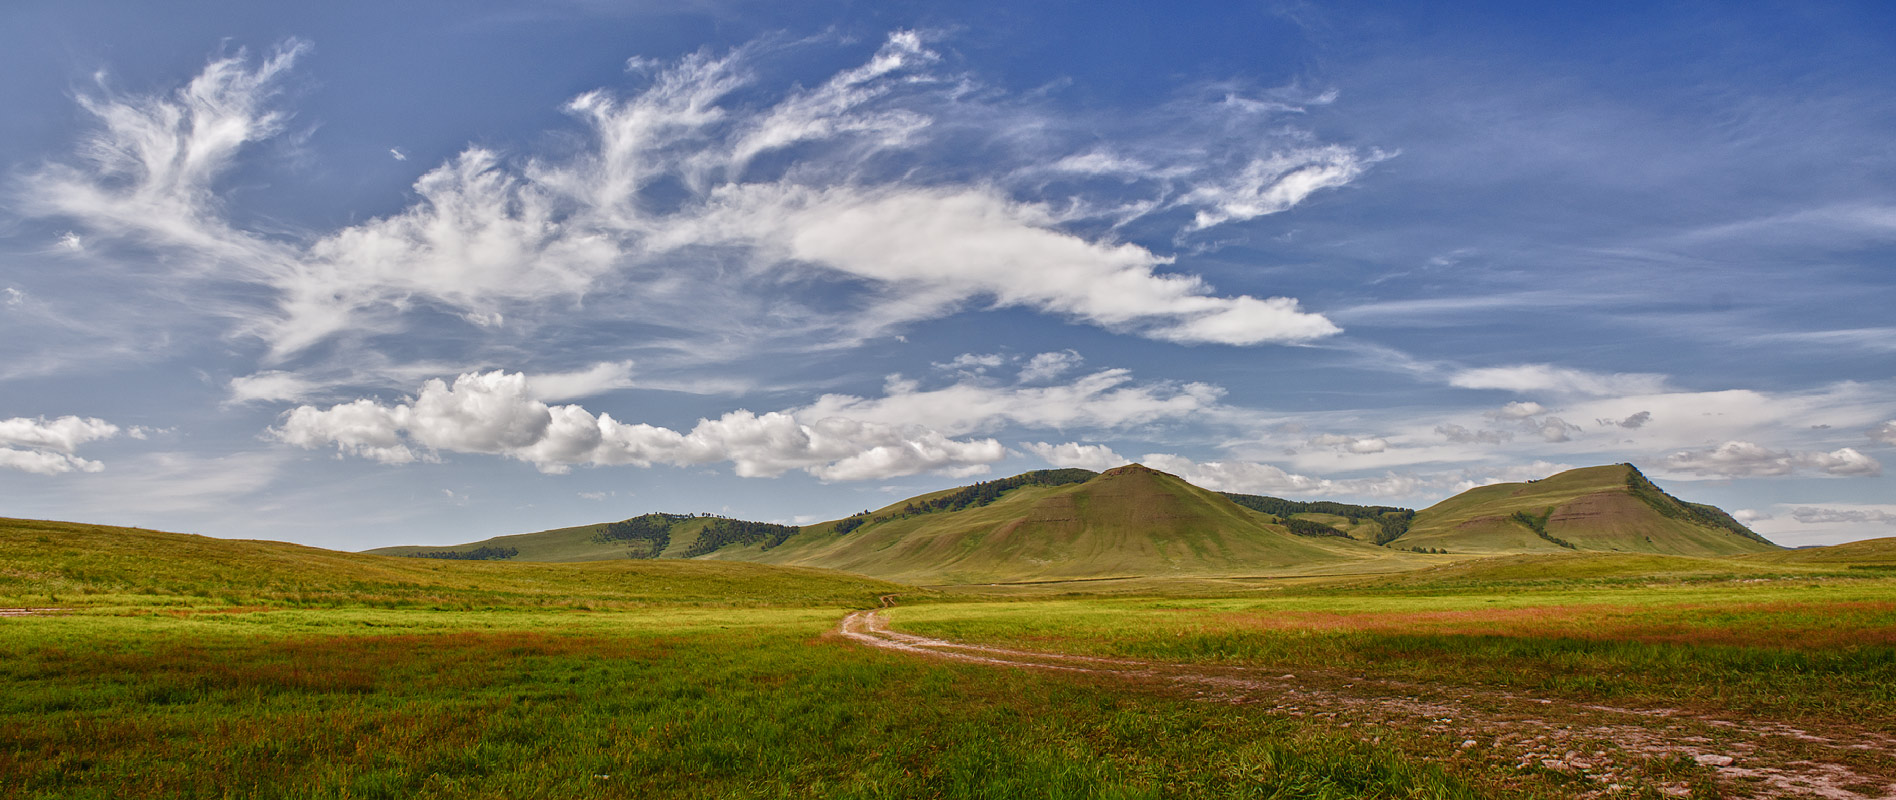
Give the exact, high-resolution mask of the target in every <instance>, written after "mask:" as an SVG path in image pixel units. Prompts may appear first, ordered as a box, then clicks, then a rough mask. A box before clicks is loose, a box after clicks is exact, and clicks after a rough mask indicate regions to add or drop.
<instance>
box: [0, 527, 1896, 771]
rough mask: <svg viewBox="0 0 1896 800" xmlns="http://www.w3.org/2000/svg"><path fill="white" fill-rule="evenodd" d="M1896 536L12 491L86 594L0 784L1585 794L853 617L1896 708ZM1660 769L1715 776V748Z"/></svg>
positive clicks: (25, 551) (1875, 715)
mask: <svg viewBox="0 0 1896 800" xmlns="http://www.w3.org/2000/svg"><path fill="white" fill-rule="evenodd" d="M996 505H999V503H997V504H996ZM1892 545H1896V541H1890V542H1885V543H1882V544H1875V543H1870V544H1865V545H1860V546H1853V547H1844V548H1836V549H1834V550H1831V551H1798V552H1796V553H1778V554H1764V555H1759V556H1748V557H1742V558H1729V559H1684V558H1672V557H1660V556H1610V555H1586V554H1582V555H1569V556H1563V557H1553V558H1546V557H1541V558H1537V557H1527V556H1523V557H1515V558H1507V559H1492V560H1486V561H1478V562H1464V563H1456V564H1446V563H1445V564H1443V565H1441V566H1439V567H1436V568H1433V569H1432V570H1425V571H1422V572H1412V573H1405V574H1401V575H1380V576H1343V577H1328V578H1308V577H1306V578H1296V579H1288V580H1258V581H1233V580H1229V579H1201V580H1196V581H1186V582H1178V581H1161V580H1153V579H1143V580H1141V581H1136V582H1128V583H1126V584H1125V585H1123V586H1120V587H1118V589H1116V590H1124V591H1137V592H1140V593H1143V595H1144V596H1137V597H1080V598H1072V597H1058V596H1049V595H1054V594H1057V593H1058V592H1064V591H1070V590H1072V589H1073V587H1074V586H1076V585H1077V584H1064V585H1052V586H1049V587H1043V589H1042V591H1043V595H1042V596H1040V597H1034V598H1027V599H1014V600H1009V601H1006V602H993V601H984V600H981V599H979V598H972V597H967V596H961V595H947V594H943V593H932V592H927V591H923V590H917V589H914V588H911V587H905V586H902V585H899V584H892V583H888V582H884V581H877V580H872V579H866V578H861V577H858V576H852V575H846V574H842V573H836V572H828V571H822V570H807V569H786V568H781V567H773V566H768V565H759V564H747V563H727V562H715V561H712V562H671V561H630V560H625V561H614V562H601V563H580V564H532V563H511V562H457V561H429V560H421V559H401V558H385V557H378V556H370V555H361V554H349V553H333V552H329V551H322V550H316V549H314V548H304V547H297V546H294V545H284V544H280V543H271V542H242V541H235V542H234V541H224V540H216V539H206V538H203V537H191V536H181V535H177V534H161V533H155V532H150V531H136V530H128V529H117V528H104V527H97V526H84V525H69V524H64V523H36V522H23V521H8V522H5V523H0V548H5V549H4V552H6V553H8V556H7V558H6V560H5V561H3V562H0V605H25V606H61V607H66V608H69V609H73V610H72V611H69V612H66V613H61V614H54V615H47V616H34V617H20V618H0V685H4V686H6V687H7V691H6V692H0V798H16V797H17V798H94V797H96V798H121V797H123V798H156V797H195V796H239V797H259V798H277V797H282V798H292V797H361V798H377V797H388V798H396V797H400V798H408V797H421V798H433V797H601V798H610V797H640V798H712V797H773V798H774V797H783V798H857V797H861V798H907V797H940V798H1016V797H1072V798H1081V797H1085V798H1092V797H1104V798H1115V797H1117V798H1159V797H1187V798H1190V797H1205V798H1224V797H1256V798H1351V797H1372V798H1398V797H1400V798H1472V797H1512V796H1521V797H1528V796H1538V797H1555V796H1568V795H1571V794H1574V793H1577V792H1580V791H1584V790H1589V789H1593V788H1597V787H1595V786H1593V785H1591V784H1578V785H1576V784H1574V783H1572V780H1573V779H1571V778H1567V777H1563V776H1561V775H1558V774H1554V773H1548V772H1545V771H1535V770H1518V769H1516V768H1515V767H1514V766H1513V764H1512V761H1511V760H1507V759H1505V758H1503V757H1501V756H1496V758H1503V760H1502V761H1500V762H1497V761H1495V760H1491V759H1487V758H1486V757H1482V756H1477V755H1472V754H1468V753H1460V751H1458V750H1456V749H1455V747H1454V743H1452V742H1447V741H1442V740H1441V737H1440V736H1439V735H1437V734H1433V733H1431V732H1429V731H1428V730H1425V729H1421V728H1414V729H1411V728H1401V727H1378V728H1377V729H1375V730H1374V731H1370V730H1366V729H1361V728H1357V729H1348V728H1342V727H1338V726H1337V725H1335V724H1332V723H1329V722H1324V721H1321V720H1317V719H1312V718H1302V717H1293V716H1287V715H1280V714H1273V713H1271V712H1270V711H1269V710H1268V709H1265V708H1262V707H1258V706H1244V705H1227V704H1224V703H1219V702H1203V701H1197V700H1194V699H1192V698H1191V697H1188V696H1185V694H1184V693H1183V692H1181V691H1178V690H1174V689H1167V688H1165V687H1163V686H1161V685H1159V684H1141V683H1138V682H1136V681H1135V682H1128V681H1126V680H1124V679H1123V678H1115V677H1109V676H1102V675H1076V674H1068V673H1048V672H1038V671H1031V670H1019V669H1003V668H993V667H987V666H981V665H970V664H961V663H954V662H944V661H937V660H931V659H925V658H917V657H914V656H910V655H907V654H902V653H893V652H888V651H882V650H874V649H869V648H864V647H860V646H858V645H855V644H853V643H850V642H848V641H847V640H844V639H842V638H840V637H839V636H837V635H836V634H835V633H834V630H835V626H836V623H837V620H838V619H839V618H840V617H841V616H842V614H843V613H844V612H845V611H846V610H847V609H850V608H860V607H867V606H872V605H875V604H877V602H878V600H879V598H880V596H882V595H885V594H899V595H900V596H901V598H902V604H901V605H899V606H898V607H896V608H895V609H893V611H892V613H893V615H894V619H895V623H896V625H897V627H898V628H902V629H907V630H914V631H918V632H925V633H930V634H935V635H941V636H945V637H947V638H954V639H961V640H970V641H986V642H995V643H1007V644H1013V645H1020V646H1026V647H1030V648H1033V649H1042V650H1058V651H1068V652H1075V653H1091V654H1106V655H1121V656H1131V657H1137V658H1147V659H1159V660H1165V661H1177V662H1182V663H1199V664H1217V665H1250V666H1259V667H1268V668H1271V669H1284V670H1296V671H1299V672H1300V674H1303V673H1309V674H1312V675H1315V674H1320V673H1326V672H1332V673H1336V674H1340V675H1359V674H1360V675H1373V676H1378V677H1387V678H1395V679H1402V680H1412V681H1417V682H1425V683H1427V684H1429V685H1432V686H1435V687H1440V688H1443V689H1445V690H1450V691H1452V690H1454V689H1455V688H1456V687H1506V688H1508V689H1509V690H1520V691H1527V692H1530V693H1536V694H1543V695H1550V696H1564V697H1572V698H1576V699H1586V700H1603V701H1611V702H1616V703H1624V704H1628V705H1663V706H1667V707H1679V708H1689V709H1700V710H1706V711H1712V712H1719V713H1724V714H1728V715H1735V716H1739V717H1741V718H1747V719H1765V720H1774V719H1782V720H1828V721H1830V722H1831V723H1835V722H1836V721H1837V720H1852V721H1853V724H1861V725H1863V726H1864V727H1867V728H1870V729H1872V730H1880V731H1896V712H1892V711H1891V710H1890V709H1892V708H1896V688H1892V687H1896V576H1891V575H1889V574H1887V573H1886V572H1882V571H1878V570H1873V569H1872V570H1859V569H1852V568H1853V567H1860V566H1865V565H1869V566H1877V565H1887V564H1889V563H1892V562H1896V546H1892ZM1234 592H1236V593H1239V594H1238V596H1230V595H1231V594H1232V593H1234ZM1219 593H1224V594H1225V595H1227V596H1195V597H1188V596H1183V595H1187V594H1195V595H1217V594H1219ZM1164 594H1172V595H1178V596H1158V595H1164ZM944 601H954V602H944ZM1372 734H1373V735H1372ZM1458 753H1459V754H1458ZM1659 767H1664V765H1659ZM1666 769H1673V768H1666ZM1668 774H1669V776H1670V778H1676V779H1678V780H1682V781H1685V782H1687V783H1691V784H1693V785H1694V786H1695V787H1696V788H1697V790H1698V791H1700V792H1701V793H1710V792H1713V791H1714V788H1713V785H1712V784H1711V783H1710V782H1709V775H1710V773H1709V771H1707V770H1704V769H1702V768H1698V767H1696V766H1695V765H1691V764H1689V763H1682V764H1680V765H1676V769H1673V772H1672V773H1668ZM1648 789H1650V787H1646V788H1644V789H1640V791H1646V790H1648Z"/></svg>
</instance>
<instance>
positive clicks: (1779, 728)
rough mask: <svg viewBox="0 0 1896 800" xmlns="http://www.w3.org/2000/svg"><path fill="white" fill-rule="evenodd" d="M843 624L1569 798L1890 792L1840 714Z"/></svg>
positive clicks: (1844, 799) (1867, 739)
mask: <svg viewBox="0 0 1896 800" xmlns="http://www.w3.org/2000/svg"><path fill="white" fill-rule="evenodd" d="M839 632H840V633H841V634H842V635H843V636H844V637H846V638H848V639H850V640H852V641H855V642H858V643H860V644H863V645H867V646H869V647H876V648H880V649H884V650H894V651H898V652H903V653H908V654H911V655H919V656H925V657H930V658H941V659H948V660H953V661H963V662H968V663H976V664H986V665H990V666H1001V667H1016V668H1025V669H1038V670H1050V671H1059V672H1070V673H1079V674H1087V675H1093V676H1101V677H1105V678H1108V679H1112V680H1122V681H1126V682H1128V683H1138V684H1142V685H1146V686H1149V687H1152V688H1157V689H1161V690H1166V691H1175V692H1178V693H1181V694H1186V695H1189V696H1192V697H1195V698H1198V699H1201V700H1205V701H1210V702H1223V703H1230V704H1233V705H1238V706H1245V707H1251V708H1256V709H1259V710H1262V711H1264V712H1266V713H1272V714H1280V715H1285V716H1292V717H1301V718H1307V719H1310V720H1312V721H1314V722H1320V723H1324V724H1329V725H1333V726H1336V727H1337V728H1343V729H1349V728H1354V729H1357V730H1358V731H1361V732H1362V734H1363V738H1365V739H1371V738H1374V737H1375V736H1376V734H1375V733H1374V732H1375V731H1376V730H1377V729H1379V728H1389V729H1396V730H1403V731H1410V732H1414V733H1418V734H1420V735H1421V736H1422V738H1423V739H1424V740H1425V741H1427V742H1432V743H1433V745H1434V746H1433V749H1434V751H1435V752H1436V753H1437V754H1438V755H1440V757H1443V758H1458V759H1459V758H1468V759H1482V760H1485V761H1486V762H1488V763H1490V764H1492V765H1496V766H1499V767H1503V768H1512V769H1514V770H1516V771H1517V772H1519V773H1521V774H1539V775H1550V774H1551V775H1553V776H1555V777H1558V778H1560V779H1561V780H1562V781H1563V783H1564V785H1567V786H1570V787H1571V788H1572V790H1573V794H1574V796H1576V797H1615V796H1631V795H1637V794H1641V793H1644V792H1646V791H1647V790H1656V791H1658V792H1659V793H1661V794H1665V795H1674V796H1685V795H1689V794H1691V793H1692V783H1693V781H1692V780H1691V779H1692V778H1695V777H1698V778H1705V777H1709V780H1710V781H1711V783H1712V785H1714V786H1716V788H1717V790H1718V793H1719V794H1720V795H1723V796H1737V797H1760V798H1789V797H1820V798H1828V800H1896V739H1892V738H1891V737H1888V736H1884V735H1882V734H1878V733H1876V732H1873V731H1868V730H1863V729H1857V728H1853V727H1851V726H1850V725H1849V724H1848V723H1847V722H1845V721H1842V720H1838V721H1835V722H1834V723H1831V724H1827V725H1825V726H1823V727H1821V728H1817V727H1815V726H1806V727H1797V726H1792V725H1787V724H1784V723H1779V722H1771V721H1764V720H1748V719H1727V718H1719V717H1716V716H1711V715H1707V714H1703V713H1696V712H1687V711H1681V710H1678V709H1666V708H1622V707H1615V706H1607V705H1596V704H1587V703H1577V702H1573V701H1570V700H1561V699H1556V698H1542V697H1533V696H1530V695H1526V694H1522V693H1519V692H1511V691H1506V690H1500V689H1494V688H1484V687H1470V686H1425V685H1417V684H1411V683H1404V682H1399V681H1389V680H1381V679H1373V678H1368V677H1364V676H1360V675H1348V674H1326V673H1312V672H1310V671H1308V670H1303V671H1300V672H1298V673H1296V674H1276V673H1275V671H1273V670H1268V669H1259V668H1237V667H1216V666H1209V665H1200V664H1174V663H1164V662H1154V661H1139V660H1132V659H1117V658H1099V657H1090V656H1077V655H1069V654H1064V653H1048V652H1039V651H1033V650H1023V649H1010V648H1001V647H991V646H985V645H975V644H963V643H959V642H951V641H947V640H942V639H934V638H930V637H926V636H916V635H913V634H908V633H903V632H901V631H895V630H891V629H890V628H889V625H888V616H887V615H886V614H885V613H883V612H880V611H857V612H854V613H851V614H849V615H848V616H846V617H844V618H843V621H842V624H841V626H840V628H839Z"/></svg>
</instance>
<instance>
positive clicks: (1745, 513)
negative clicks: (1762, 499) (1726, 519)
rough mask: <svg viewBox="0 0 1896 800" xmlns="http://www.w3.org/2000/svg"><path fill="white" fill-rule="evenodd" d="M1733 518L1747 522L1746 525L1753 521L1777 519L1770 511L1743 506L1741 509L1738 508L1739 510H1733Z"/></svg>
mask: <svg viewBox="0 0 1896 800" xmlns="http://www.w3.org/2000/svg"><path fill="white" fill-rule="evenodd" d="M1731 518H1732V519H1735V520H1738V521H1739V522H1740V523H1742V524H1745V525H1750V524H1751V523H1753V522H1760V521H1763V520H1767V519H1775V517H1773V516H1771V514H1770V513H1769V512H1765V511H1759V510H1757V509H1755V508H1741V509H1738V510H1737V511H1733V512H1731Z"/></svg>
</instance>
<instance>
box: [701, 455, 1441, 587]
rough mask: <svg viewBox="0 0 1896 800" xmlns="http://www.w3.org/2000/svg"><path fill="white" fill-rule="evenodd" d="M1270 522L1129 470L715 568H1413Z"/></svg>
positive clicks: (1092, 573) (989, 573)
mask: <svg viewBox="0 0 1896 800" xmlns="http://www.w3.org/2000/svg"><path fill="white" fill-rule="evenodd" d="M1271 519H1272V518H1271V517H1270V516H1268V515H1265V514H1259V513H1257V512H1254V511H1251V510H1249V509H1246V508H1243V507H1241V506H1238V505H1237V504H1235V503H1232V502H1231V501H1229V500H1227V499H1225V498H1224V497H1221V496H1219V495H1218V494H1216V493H1214V492H1209V491H1206V490H1203V489H1200V488H1198V487H1195V486H1192V485H1191V484H1189V483H1186V482H1185V481H1183V480H1181V479H1179V478H1177V477H1175V476H1172V475H1167V474H1165V473H1161V472H1156V471H1153V470H1149V469H1146V468H1144V467H1137V466H1134V467H1122V468H1120V469H1117V470H1112V471H1109V472H1107V473H1105V474H1103V475H1101V476H1100V477H1098V478H1095V479H1093V480H1091V481H1088V482H1086V483H1083V484H1075V485H1068V486H1060V487H1045V486H1033V487H1025V488H1022V489H1017V490H1015V491H1013V492H1010V493H1009V494H1008V495H1006V496H1005V497H1003V498H1002V499H1001V500H999V501H997V502H995V503H993V504H991V505H988V506H983V507H979V508H970V509H965V510H962V511H954V512H938V513H934V514H925V515H920V516H915V517H909V518H907V519H898V520H891V521H889V522H885V523H881V524H877V525H870V526H865V527H863V528H859V529H857V530H855V531H852V532H850V533H848V534H845V535H842V536H836V535H834V534H831V533H828V531H827V528H822V529H812V530H811V531H809V532H808V533H805V534H803V535H800V536H798V537H795V538H792V539H791V540H789V541H787V542H785V543H784V544H783V545H781V546H779V547H777V548H776V549H774V550H770V551H758V550H755V549H750V550H744V551H727V552H723V553H720V554H719V556H720V557H723V558H743V559H755V560H759V561H765V562H768V563H784V564H806V565H822V566H827V567H831V568H834V569H841V570H847V571H851V572H861V573H863V574H868V575H876V576H879V577H884V578H889V579H891V580H903V581H910V582H922V583H989V582H1000V581H1029V580H1065V579H1077V578H1099V577H1125V576H1179V577H1184V576H1206V575H1245V574H1259V573H1281V572H1287V571H1289V572H1324V571H1347V570H1358V569H1365V568H1368V569H1376V568H1378V567H1381V568H1397V567H1394V566H1390V565H1393V564H1397V563H1400V564H1404V565H1408V564H1410V563H1411V561H1412V559H1410V557H1409V556H1408V555H1406V554H1402V553H1396V552H1393V551H1390V550H1387V549H1384V548H1379V547H1375V546H1373V545H1368V544H1364V543H1362V542H1357V541H1353V540H1348V539H1342V538H1310V537H1300V536H1294V535H1292V534H1290V533H1289V532H1287V531H1285V530H1284V529H1283V528H1282V527H1281V526H1278V525H1276V524H1274V523H1273V522H1271V521H1270V520H1271ZM1366 565H1375V566H1366Z"/></svg>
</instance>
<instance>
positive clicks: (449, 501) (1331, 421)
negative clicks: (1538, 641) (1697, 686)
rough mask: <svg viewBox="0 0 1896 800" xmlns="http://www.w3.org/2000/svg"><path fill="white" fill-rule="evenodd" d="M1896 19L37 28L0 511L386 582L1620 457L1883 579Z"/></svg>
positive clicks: (377, 9)
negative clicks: (842, 524) (1004, 482)
mask: <svg viewBox="0 0 1896 800" xmlns="http://www.w3.org/2000/svg"><path fill="white" fill-rule="evenodd" d="M1892 16H1896V14H1892V12H1891V11H1890V10H1888V8H1887V7H1886V6H1884V5H1882V4H1860V5H1854V4H1826V3H1794V4H1791V3H1787V4H1781V5H1772V4H1745V5H1744V6H1743V7H1742V8H1734V7H1732V5H1731V4H1680V5H1659V6H1655V5H1652V4H1628V5H1626V6H1624V7H1613V6H1609V5H1603V4H1585V5H1580V4H1576V5H1574V6H1572V7H1570V8H1568V9H1564V10H1563V9H1548V8H1542V7H1532V8H1526V7H1522V6H1520V5H1519V4H1493V5H1491V6H1487V7H1479V6H1475V5H1471V4H1457V5H1456V6H1455V8H1454V9H1453V10H1443V9H1433V10H1428V11H1416V10H1413V9H1412V8H1410V7H1409V4H1393V5H1390V6H1382V5H1377V4H1300V3H1256V4H1241V3H1217V4H1209V3H1207V4H1167V5H1165V6H1158V5H1154V4H1134V3H1124V4H1114V3H1106V4H1102V3H1086V4H1080V3H1044V4H975V3H952V4H946V3H914V4H903V3H861V4H848V3H845V4H834V3H832V4H788V3H761V2H757V3H749V2H717V1H715V0H713V1H709V2H701V3H695V4H679V3H665V4H641V3H609V2H567V3H538V4H518V5H516V4H497V3H487V4H481V3H435V4H419V3H418V4H400V5H397V6H394V7H390V6H388V5H387V4H366V3H331V4H310V5H304V6H294V5H292V6H282V5H280V4H257V3H195V4H189V5H184V6H178V5H155V4H147V3H130V2H127V3H85V2H69V3H51V2H45V3H40V2H22V3H11V4H8V5H7V6H6V8H5V9H4V10H0V22H4V24H0V74H5V75H7V76H8V77H7V78H6V80H5V81H3V82H0V102H4V103H5V104H6V106H7V107H8V109H9V113H7V114H5V115H0V161H3V162H4V165H5V173H4V175H3V176H0V179H3V180H4V183H3V184H0V513H4V514H6V515H9V516H22V517H41V518H57V519H71V520H82V521H90V522H99V523H110V524H121V525H138V526H143V527H154V528H165V529H171V530H183V531H190V532H199V533H206V534H211V535H217V536H230V537H245V538H269V539H284V540H290V541H298V542H304V543H309V544H314V545H319V546H324V547H335V548H344V549H359V548H367V547H375V546H380V545H385V544H395V543H432V542H458V541H470V540H474V539H480V538H485V537H487V536H492V535H497V534H505V533H518V532H523V531H530V530H538V529H543V528H552V527H560V526H565V525H573V524H580V523H586V522H595V521H601V520H607V519H620V518H624V517H627V516H631V515H634V514H638V513H643V512H647V511H675V512H695V511H715V512H720V513H726V514H730V515H734V516H739V517H746V518H754V519H769V520H778V521H813V520H819V519H830V518H835V517H839V516H843V515H845V514H848V513H850V512H853V511H856V510H860V509H862V508H866V507H877V506H880V505H883V504H885V503H888V502H890V501H893V500H896V499H900V498H902V497H905V496H908V495H911V494H915V493H919V492H922V491H927V490H932V489H934V488H939V487H942V486H945V485H953V484H958V483H965V482H969V481H972V480H978V479H981V478H984V477H996V476H1003V475H1009V474H1014V473H1016V472H1021V471H1025V470H1029V469H1038V468H1044V467H1047V466H1049V465H1053V466H1083V467H1089V468H1093V469H1102V468H1106V467H1110V466H1115V465H1117V464H1119V463H1123V462H1125V461H1128V460H1139V461H1143V462H1144V463H1146V464H1148V465H1151V466H1154V467H1157V468H1160V469H1164V470H1167V471H1170V472H1174V473H1177V474H1179V475H1182V476H1184V477H1186V478H1188V479H1190V480H1193V481H1194V482H1197V483H1199V484H1201V485H1205V486H1208V487H1212V488H1218V489H1224V490H1229V491H1241V492H1253V493H1262V494H1272V495H1279V496H1287V497H1294V498H1326V499H1338V500H1353V501H1365V502H1376V503H1394V504H1405V505H1411V506H1424V505H1427V504H1429V503H1432V502H1434V501H1436V500H1439V499H1441V498H1443V497H1446V496H1447V495H1449V494H1452V493H1454V492H1456V491H1459V490H1462V489H1465V488H1468V487H1470V486H1473V485H1478V484H1481V483H1486V482H1493V481H1497V480H1523V479H1528V478H1538V477H1543V476H1545V475H1547V474H1550V473H1552V472H1555V471H1558V470H1560V469H1564V468H1568V467H1575V466H1587V465H1593V464H1601V463H1611V462H1622V461H1630V462H1632V463H1634V464H1637V465H1638V466H1640V467H1641V468H1642V469H1643V470H1645V471H1646V473H1647V474H1648V475H1650V476H1652V477H1653V478H1654V479H1656V480H1657V481H1659V482H1660V484H1661V485H1663V486H1665V487H1666V488H1668V489H1670V490H1672V491H1673V492H1674V493H1676V494H1679V495H1681V496H1684V497H1685V498H1687V499H1691V500H1696V501H1701V502H1710V503H1715V504H1718V505H1720V506H1722V507H1724V508H1726V509H1728V510H1734V511H1736V512H1738V513H1739V515H1740V517H1741V518H1742V519H1746V520H1747V521H1749V522H1750V523H1751V524H1752V525H1753V526H1754V527H1755V528H1756V529H1758V530H1759V531H1760V532H1763V533H1765V534H1766V535H1767V536H1770V537H1771V538H1773V539H1774V540H1776V541H1779V542H1781V543H1785V544H1793V545H1801V544H1819V543H1830V542H1838V541H1848V540H1853V539H1863V538H1872V537H1879V536H1889V535H1896V492H1892V481H1896V476H1892V474H1891V473H1890V471H1889V469H1887V468H1886V466H1885V463H1886V462H1890V461H1891V459H1892V458H1896V392H1892V389H1893V388H1896V370H1893V369H1892V366H1896V312H1893V311H1892V309H1893V308H1896V272H1892V264H1893V260H1896V188H1892V187H1896V147H1892V145H1891V142H1892V141H1896V139H1892V137H1891V135H1890V134H1891V132H1892V131H1896V96H1892V95H1893V94H1896V88H1892V85H1891V83H1890V81H1888V79H1887V76H1888V75H1890V74H1896V41H1893V40H1891V39H1890V37H1888V36H1887V35H1884V33H1883V32H1886V31H1889V30H1896V19H1892Z"/></svg>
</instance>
